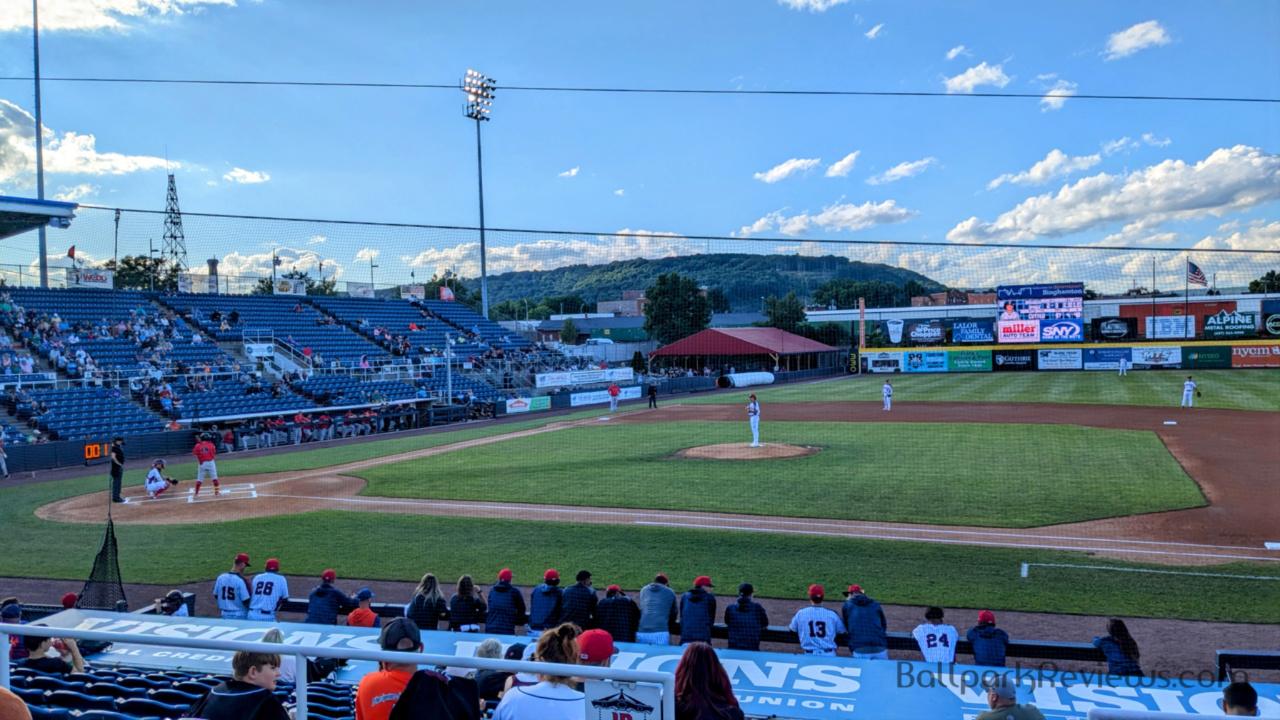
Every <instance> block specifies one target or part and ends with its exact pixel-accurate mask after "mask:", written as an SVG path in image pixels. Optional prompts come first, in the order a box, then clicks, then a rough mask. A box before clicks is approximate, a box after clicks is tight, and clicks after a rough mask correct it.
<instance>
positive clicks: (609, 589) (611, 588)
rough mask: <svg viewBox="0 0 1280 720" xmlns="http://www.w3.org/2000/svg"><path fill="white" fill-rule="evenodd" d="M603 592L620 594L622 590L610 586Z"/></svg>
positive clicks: (615, 586)
mask: <svg viewBox="0 0 1280 720" xmlns="http://www.w3.org/2000/svg"><path fill="white" fill-rule="evenodd" d="M604 591H605V592H622V588H620V587H618V586H617V585H610V586H609V587H607V588H605V589H604Z"/></svg>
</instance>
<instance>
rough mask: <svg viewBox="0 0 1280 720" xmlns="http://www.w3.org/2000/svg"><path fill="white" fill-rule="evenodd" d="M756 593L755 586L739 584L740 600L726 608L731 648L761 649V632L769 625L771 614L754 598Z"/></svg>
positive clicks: (725, 616) (725, 615)
mask: <svg viewBox="0 0 1280 720" xmlns="http://www.w3.org/2000/svg"><path fill="white" fill-rule="evenodd" d="M755 593H756V589H755V586H753V585H752V584H751V583H742V584H741V585H739V586H738V601H737V602H735V603H732V604H730V605H728V606H727V607H725V609H724V624H725V625H727V626H728V627H729V649H730V650H759V649H760V634H761V632H762V631H763V630H764V629H765V628H767V627H769V615H768V613H766V612H765V611H764V606H763V605H761V604H760V603H758V602H756V601H755V600H753V599H752V596H754V595H755Z"/></svg>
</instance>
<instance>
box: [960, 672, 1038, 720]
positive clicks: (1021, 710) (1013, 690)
mask: <svg viewBox="0 0 1280 720" xmlns="http://www.w3.org/2000/svg"><path fill="white" fill-rule="evenodd" d="M982 689H983V690H986V691H987V706H988V707H989V708H991V709H990V710H985V711H983V712H981V713H978V716H977V717H976V718H975V719H974V720H1044V713H1042V712H1040V710H1039V709H1037V708H1036V706H1035V705H1032V704H1031V703H1024V704H1021V705H1019V704H1018V679H1017V678H1016V677H1014V676H1012V675H1011V674H1009V673H1003V674H1000V675H995V674H990V675H987V676H985V677H984V678H983V680H982Z"/></svg>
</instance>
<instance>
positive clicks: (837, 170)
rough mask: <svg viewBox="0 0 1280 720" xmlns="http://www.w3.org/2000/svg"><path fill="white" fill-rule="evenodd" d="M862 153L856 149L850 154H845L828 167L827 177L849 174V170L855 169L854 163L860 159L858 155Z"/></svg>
mask: <svg viewBox="0 0 1280 720" xmlns="http://www.w3.org/2000/svg"><path fill="white" fill-rule="evenodd" d="M861 153H862V151H861V150H854V151H853V152H851V153H849V154H848V155H845V156H844V157H843V158H841V159H840V160H839V161H837V162H836V163H835V164H833V165H832V166H831V167H829V168H827V177H845V176H847V175H848V174H849V171H850V170H852V169H853V164H854V163H856V162H857V161H858V155H859V154H861Z"/></svg>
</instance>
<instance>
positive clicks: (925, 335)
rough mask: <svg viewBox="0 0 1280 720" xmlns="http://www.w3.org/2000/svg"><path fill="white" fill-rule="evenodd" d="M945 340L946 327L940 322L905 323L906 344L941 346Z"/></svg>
mask: <svg viewBox="0 0 1280 720" xmlns="http://www.w3.org/2000/svg"><path fill="white" fill-rule="evenodd" d="M946 339H947V330H946V326H944V325H943V324H942V321H940V320H929V321H924V322H910V323H907V342H909V343H910V344H912V345H941V344H942V341H943V340H946Z"/></svg>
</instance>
